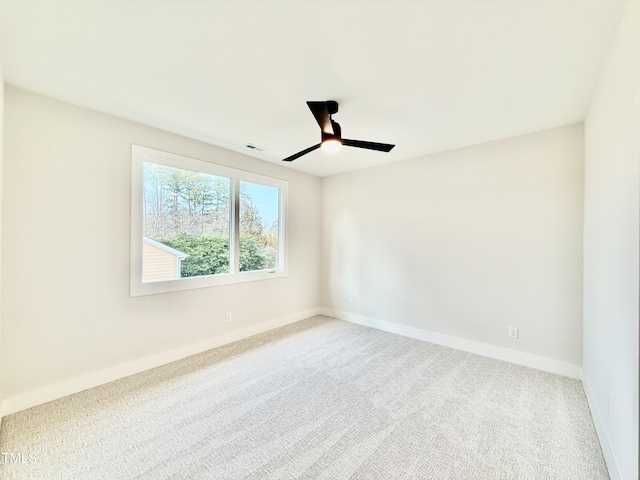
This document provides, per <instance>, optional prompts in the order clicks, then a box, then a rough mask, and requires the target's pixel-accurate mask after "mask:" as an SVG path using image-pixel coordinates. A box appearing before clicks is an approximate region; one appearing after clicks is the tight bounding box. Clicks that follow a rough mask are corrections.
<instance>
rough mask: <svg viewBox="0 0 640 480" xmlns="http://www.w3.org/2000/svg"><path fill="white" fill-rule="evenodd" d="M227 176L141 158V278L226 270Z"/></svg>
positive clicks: (153, 279) (171, 277)
mask: <svg viewBox="0 0 640 480" xmlns="http://www.w3.org/2000/svg"><path fill="white" fill-rule="evenodd" d="M230 193H231V180H230V179H229V178H225V177H219V176H216V175H211V174H207V173H201V172H196V171H192V170H185V169H181V168H176V167H170V166H166V165H161V164H156V163H151V162H144V200H143V254H142V281H143V282H158V281H165V280H176V279H179V278H184V277H197V276H203V275H216V274H220V273H229V251H230V249H229V245H230V228H229V225H230V212H231V203H230Z"/></svg>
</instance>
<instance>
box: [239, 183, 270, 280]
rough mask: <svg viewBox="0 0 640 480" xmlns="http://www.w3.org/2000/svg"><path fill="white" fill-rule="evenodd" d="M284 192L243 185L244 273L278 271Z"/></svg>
mask: <svg viewBox="0 0 640 480" xmlns="http://www.w3.org/2000/svg"><path fill="white" fill-rule="evenodd" d="M279 212H280V191H279V189H278V188H276V187H268V186H266V185H260V184H257V183H251V182H240V271H241V272H250V271H255V270H271V269H275V268H278V242H279V238H278V236H279V231H278V223H279Z"/></svg>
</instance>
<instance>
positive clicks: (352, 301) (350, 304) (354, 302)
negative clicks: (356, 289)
mask: <svg viewBox="0 0 640 480" xmlns="http://www.w3.org/2000/svg"><path fill="white" fill-rule="evenodd" d="M355 304H356V301H355V300H354V299H353V297H349V306H350V307H353V306H354V305H355Z"/></svg>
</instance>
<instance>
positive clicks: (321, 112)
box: [282, 100, 395, 162]
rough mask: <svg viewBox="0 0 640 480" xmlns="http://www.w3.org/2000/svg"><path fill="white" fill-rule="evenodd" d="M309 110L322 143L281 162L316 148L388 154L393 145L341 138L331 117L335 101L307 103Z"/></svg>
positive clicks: (335, 106)
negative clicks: (349, 149) (359, 150)
mask: <svg viewBox="0 0 640 480" xmlns="http://www.w3.org/2000/svg"><path fill="white" fill-rule="evenodd" d="M307 105H308V106H309V110H311V113H312V114H313V116H314V117H315V119H316V122H318V125H320V130H321V131H322V141H321V142H320V143H318V144H317V145H314V146H313V147H309V148H306V149H304V150H302V151H301V152H298V153H296V154H294V155H291V156H290V157H287V158H285V159H283V160H282V161H283V162H292V161H293V160H295V159H296V158H300V157H301V156H303V155H306V154H307V153H309V152H313V151H314V150H316V149H317V148H320V147H322V148H323V149H325V150H328V151H335V150H338V149H339V148H340V147H341V146H342V145H346V146H347V147H358V148H367V149H369V150H378V151H381V152H389V151H390V150H391V149H392V148H393V147H395V145H390V144H388V143H376V142H365V141H362V140H349V139H348V138H342V130H341V129H340V124H338V123H337V122H335V121H333V119H332V118H331V115H333V114H334V113H337V111H338V102H336V101H335V100H327V101H326V102H307Z"/></svg>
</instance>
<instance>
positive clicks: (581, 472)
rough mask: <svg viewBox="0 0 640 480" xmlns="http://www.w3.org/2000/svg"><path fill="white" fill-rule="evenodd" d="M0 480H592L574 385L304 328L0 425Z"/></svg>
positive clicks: (369, 334)
mask: <svg viewBox="0 0 640 480" xmlns="http://www.w3.org/2000/svg"><path fill="white" fill-rule="evenodd" d="M0 447H1V449H2V452H23V453H25V457H26V454H28V453H30V452H33V453H35V454H36V462H35V463H32V464H28V463H26V464H4V465H1V466H0V477H1V478H3V479H7V480H8V479H109V480H116V479H153V480H159V479H248V478H256V479H263V478H264V479H267V478H268V479H294V478H322V479H347V478H350V479H366V480H371V479H384V480H393V479H455V480H463V479H464V480H466V479H490V480H494V479H580V480H585V479H606V478H608V475H607V470H606V466H605V464H604V461H603V458H602V454H601V451H600V446H599V443H598V439H597V437H596V434H595V431H594V427H593V423H592V420H591V417H590V413H589V409H588V407H587V403H586V399H585V396H584V392H583V389H582V385H581V384H580V382H579V381H577V380H572V379H569V378H565V377H561V376H558V375H552V374H549V373H544V372H541V371H538V370H533V369H529V368H525V367H521V366H517V365H513V364H509V363H505V362H500V361H497V360H492V359H489V358H485V357H481V356H478V355H473V354H469V353H465V352H462V351H458V350H453V349H450V348H445V347H441V346H437V345H433V344H430V343H425V342H421V341H418V340H413V339H410V338H405V337H401V336H397V335H393V334H389V333H385V332H381V331H378V330H374V329H369V328H365V327H361V326H357V325H352V324H349V323H346V322H341V321H338V320H334V319H330V318H327V317H315V318H312V319H309V320H305V321H302V322H298V323H296V324H293V325H290V326H287V327H284V328H281V329H278V330H274V331H272V332H269V333H266V334H262V335H258V336H256V337H252V338H250V339H247V340H244V341H241V342H237V343H234V344H232V345H228V346H225V347H221V348H218V349H215V350H211V351H209V352H205V353H203V354H200V355H197V356H195V357H191V358H189V359H186V360H183V361H179V362H175V363H173V364H170V365H167V366H164V367H160V368H157V369H154V370H152V371H149V372H145V373H142V374H139V375H135V376H132V377H129V378H126V379H123V380H119V381H117V382H113V383H110V384H108V385H104V386H101V387H98V388H95V389H92V390H88V391H85V392H82V393H79V394H76V395H72V396H69V397H66V398H63V399H61V400H57V401H54V402H50V403H48V404H45V405H42V406H38V407H35V408H32V409H29V410H26V411H23V412H19V413H16V414H14V415H10V416H8V417H6V418H5V419H4V421H3V423H2V431H1V433H0Z"/></svg>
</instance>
